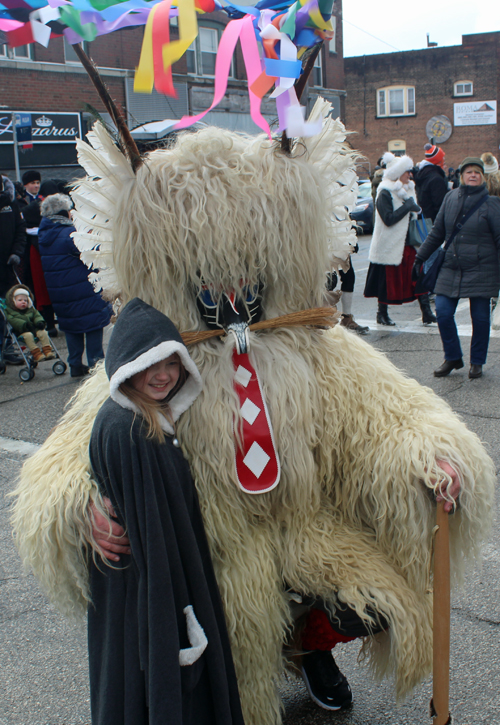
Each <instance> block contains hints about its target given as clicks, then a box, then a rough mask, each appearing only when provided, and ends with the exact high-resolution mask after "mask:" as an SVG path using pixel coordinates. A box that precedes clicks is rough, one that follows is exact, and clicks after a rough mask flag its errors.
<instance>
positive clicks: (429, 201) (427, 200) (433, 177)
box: [415, 143, 449, 223]
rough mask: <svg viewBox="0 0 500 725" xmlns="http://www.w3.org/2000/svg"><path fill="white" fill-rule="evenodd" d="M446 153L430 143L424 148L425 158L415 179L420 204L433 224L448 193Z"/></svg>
mask: <svg viewBox="0 0 500 725" xmlns="http://www.w3.org/2000/svg"><path fill="white" fill-rule="evenodd" d="M444 158H445V153H444V151H443V149H442V148H439V146H433V145H432V144H430V143H427V144H425V146H424V158H423V159H422V161H421V162H420V163H419V164H418V174H417V175H416V177H415V186H416V187H417V199H418V203H419V204H420V206H421V207H422V216H423V217H424V219H430V220H431V221H432V223H434V220H435V219H436V217H437V213H438V211H439V209H440V207H441V204H442V203H443V199H444V197H445V196H446V194H447V193H448V191H449V189H448V180H447V178H446V174H445V172H444V169H443V164H444Z"/></svg>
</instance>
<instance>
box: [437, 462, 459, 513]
mask: <svg viewBox="0 0 500 725" xmlns="http://www.w3.org/2000/svg"><path fill="white" fill-rule="evenodd" d="M436 463H437V465H438V466H439V468H441V470H442V471H444V472H445V473H446V474H448V476H450V478H451V479H452V483H451V486H450V487H449V488H448V491H447V490H446V488H447V484H446V481H443V483H442V484H441V485H440V486H439V488H438V489H437V491H436V501H437V502H438V503H440V502H441V501H444V502H445V503H444V506H443V508H444V510H445V511H446V513H451V512H452V511H453V510H454V509H455V507H456V502H457V499H458V497H459V495H460V479H459V477H458V473H457V472H456V471H455V469H454V468H453V467H452V466H451V465H450V464H449V463H447V462H446V461H441V460H439V459H436ZM443 494H446V496H447V497H448V498H449V497H450V496H451V498H452V499H453V501H454V502H453V501H449V500H448V499H447V498H445V495H443Z"/></svg>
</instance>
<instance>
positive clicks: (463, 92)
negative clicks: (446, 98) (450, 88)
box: [454, 81, 473, 96]
mask: <svg viewBox="0 0 500 725" xmlns="http://www.w3.org/2000/svg"><path fill="white" fill-rule="evenodd" d="M472 93H473V85H472V81H458V83H455V86H454V95H455V96H472Z"/></svg>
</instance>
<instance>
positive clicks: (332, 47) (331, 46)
mask: <svg viewBox="0 0 500 725" xmlns="http://www.w3.org/2000/svg"><path fill="white" fill-rule="evenodd" d="M332 27H333V38H332V39H331V40H330V41H329V42H328V52H329V53H335V54H337V16H336V15H332Z"/></svg>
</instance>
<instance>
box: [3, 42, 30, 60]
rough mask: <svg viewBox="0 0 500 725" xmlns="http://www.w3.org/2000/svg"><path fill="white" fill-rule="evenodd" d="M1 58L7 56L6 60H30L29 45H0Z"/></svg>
mask: <svg viewBox="0 0 500 725" xmlns="http://www.w3.org/2000/svg"><path fill="white" fill-rule="evenodd" d="M1 58H7V59H8V60H31V45H19V46H18V47H17V48H9V47H8V45H0V59H1Z"/></svg>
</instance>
